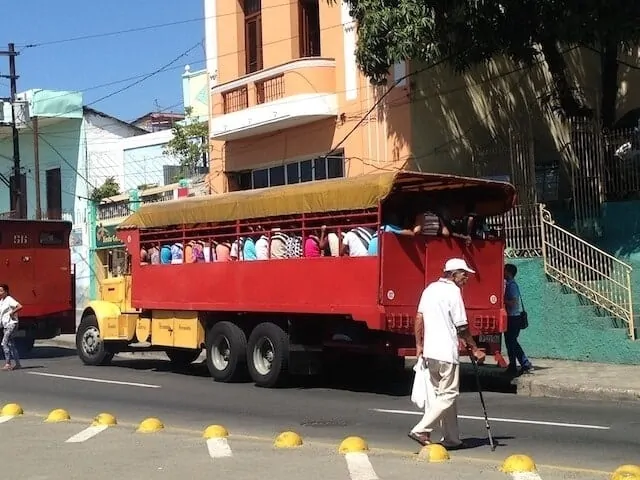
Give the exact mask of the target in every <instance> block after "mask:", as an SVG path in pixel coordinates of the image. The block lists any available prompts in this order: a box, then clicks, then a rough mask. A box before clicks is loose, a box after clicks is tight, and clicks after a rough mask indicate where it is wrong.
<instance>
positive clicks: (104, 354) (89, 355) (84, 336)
mask: <svg viewBox="0 0 640 480" xmlns="http://www.w3.org/2000/svg"><path fill="white" fill-rule="evenodd" d="M76 350H77V352H78V357H80V360H82V363H84V364H85V365H106V364H108V363H109V362H110V361H111V360H112V359H113V355H114V354H113V353H111V352H109V351H108V349H107V347H106V345H105V344H104V341H103V340H102V339H101V338H100V330H99V329H98V320H97V319H96V316H95V315H87V316H86V317H84V318H83V319H82V321H81V322H80V325H79V326H78V331H77V333H76Z"/></svg>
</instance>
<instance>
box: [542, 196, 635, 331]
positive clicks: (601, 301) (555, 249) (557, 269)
mask: <svg viewBox="0 0 640 480" xmlns="http://www.w3.org/2000/svg"><path fill="white" fill-rule="evenodd" d="M540 220H541V223H540V227H541V231H540V232H541V240H542V257H543V259H544V270H545V273H546V274H547V275H548V276H549V277H551V278H552V279H553V280H555V281H557V282H559V283H561V284H562V285H564V286H566V287H568V288H570V289H571V290H573V291H574V292H576V293H577V294H579V295H580V296H581V297H583V298H585V299H587V300H589V301H590V302H592V303H593V304H595V305H596V306H597V307H600V308H601V309H603V310H605V311H606V312H608V313H609V314H610V315H612V316H613V317H615V318H616V319H619V320H622V321H623V322H624V323H625V325H626V327H627V328H628V330H629V336H630V337H631V339H632V340H635V339H636V335H635V326H634V318H633V298H632V291H631V271H632V268H631V267H630V266H629V265H627V264H626V263H624V262H622V261H620V260H618V259H617V258H615V257H613V256H612V255H609V254H608V253H606V252H604V251H602V250H600V249H599V248H597V247H595V246H593V245H591V244H590V243H588V242H586V241H584V240H583V239H581V238H579V237H577V236H576V235H574V234H572V233H571V232H569V231H567V230H565V229H563V228H561V227H559V226H558V225H556V224H555V223H554V222H553V219H552V218H551V213H549V211H548V210H547V209H545V208H544V206H542V205H541V206H540Z"/></svg>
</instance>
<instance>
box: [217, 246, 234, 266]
mask: <svg viewBox="0 0 640 480" xmlns="http://www.w3.org/2000/svg"><path fill="white" fill-rule="evenodd" d="M230 260H231V246H230V245H229V244H228V243H226V242H225V243H219V244H218V245H216V261H218V262H228V261H230Z"/></svg>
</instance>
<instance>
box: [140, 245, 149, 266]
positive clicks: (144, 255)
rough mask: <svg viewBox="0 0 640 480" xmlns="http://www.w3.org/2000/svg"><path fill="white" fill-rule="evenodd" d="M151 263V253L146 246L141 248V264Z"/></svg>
mask: <svg viewBox="0 0 640 480" xmlns="http://www.w3.org/2000/svg"><path fill="white" fill-rule="evenodd" d="M148 264H149V254H148V253H147V248H146V247H145V246H143V247H141V248H140V265H148Z"/></svg>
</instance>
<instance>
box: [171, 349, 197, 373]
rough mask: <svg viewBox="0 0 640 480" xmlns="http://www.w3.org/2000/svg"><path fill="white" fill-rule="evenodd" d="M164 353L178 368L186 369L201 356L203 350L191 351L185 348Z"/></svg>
mask: <svg viewBox="0 0 640 480" xmlns="http://www.w3.org/2000/svg"><path fill="white" fill-rule="evenodd" d="M164 353H166V354H167V357H169V361H170V362H171V364H172V365H173V366H175V367H178V368H186V367H188V366H189V365H191V364H192V363H193V362H195V361H196V359H197V358H198V357H199V356H200V353H201V350H191V349H184V348H171V349H168V350H166V351H165V352H164Z"/></svg>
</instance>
